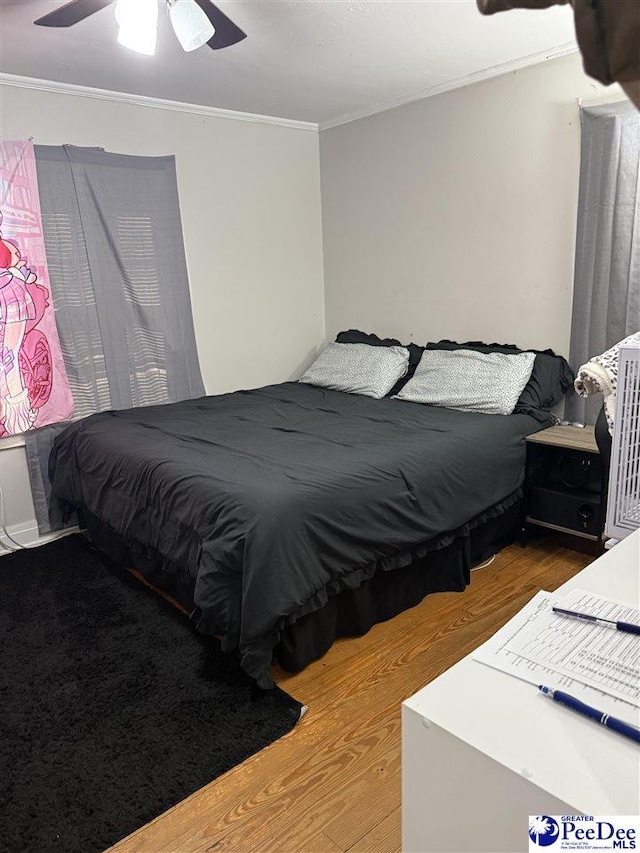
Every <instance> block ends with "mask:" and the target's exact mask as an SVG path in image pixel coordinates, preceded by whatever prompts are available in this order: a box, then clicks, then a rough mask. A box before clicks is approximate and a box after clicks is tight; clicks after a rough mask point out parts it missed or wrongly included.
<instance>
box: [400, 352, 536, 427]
mask: <svg viewBox="0 0 640 853" xmlns="http://www.w3.org/2000/svg"><path fill="white" fill-rule="evenodd" d="M534 360H535V353H533V352H523V353H520V354H517V355H506V354H505V353H498V352H494V353H481V352H475V351H473V350H462V349H461V350H455V351H450V350H426V351H425V352H424V353H423V355H422V358H421V359H420V364H419V365H418V367H417V368H416V372H415V374H414V376H413V379H411V380H410V381H409V382H407V384H406V385H405V386H404V388H403V389H402V390H401V391H400V393H399V394H398V395H397V396H396V399H398V400H411V401H412V402H414V403H429V404H430V405H432V406H444V407H446V408H448V409H461V410H462V411H463V412H484V413H485V414H487V415H510V414H511V412H513V409H514V407H515V405H516V403H517V402H518V398H519V396H520V394H521V392H522V389H523V388H524V386H525V385H526V384H527V382H528V381H529V377H530V376H531V371H532V369H533V362H534Z"/></svg>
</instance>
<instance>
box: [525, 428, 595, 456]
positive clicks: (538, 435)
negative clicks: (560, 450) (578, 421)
mask: <svg viewBox="0 0 640 853" xmlns="http://www.w3.org/2000/svg"><path fill="white" fill-rule="evenodd" d="M525 441H529V442H532V443H533V444H549V445H551V446H553V447H566V448H568V449H570V450H583V451H585V452H586V453H599V450H598V445H597V444H596V438H595V427H593V426H585V427H572V426H552V427H549V428H548V429H542V430H540V432H534V433H532V435H528V436H527V437H526V439H525Z"/></svg>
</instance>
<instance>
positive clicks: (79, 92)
mask: <svg viewBox="0 0 640 853" xmlns="http://www.w3.org/2000/svg"><path fill="white" fill-rule="evenodd" d="M0 85H2V86H13V87H15V88H18V89H35V90H36V91H39V92H55V93H56V94H60V95H73V96H75V97H80V98H91V99H93V100H96V101H111V102H114V103H119V104H131V105H133V106H136V107H151V108H153V109H156V110H171V111H173V112H178V113H192V114H193V115H204V116H210V117H212V118H223V119H228V120H231V121H248V122H253V123H254V124H270V125H277V126H279V127H289V128H293V129H294V130H310V131H313V132H314V133H317V132H318V125H317V124H315V123H314V122H309V121H296V120H295V119H288V118H278V117H276V116H264V115H260V114H258V113H243V112H236V111H235V110H224V109H221V108H219V107H208V106H204V105H202V104H187V103H183V102H182V101H168V100H165V99H164V98H150V97H147V96H146V95H132V94H128V93H126V92H111V91H109V90H108V89H95V88H93V87H91V86H77V85H75V84H74V83H58V82H57V81H55V80H40V79H37V78H36V77H22V76H20V75H17V74H5V73H4V72H0Z"/></svg>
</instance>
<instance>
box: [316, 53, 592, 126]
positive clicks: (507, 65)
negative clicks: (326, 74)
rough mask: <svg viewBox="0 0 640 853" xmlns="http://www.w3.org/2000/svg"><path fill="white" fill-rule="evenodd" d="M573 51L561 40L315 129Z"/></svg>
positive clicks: (345, 116)
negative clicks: (533, 51) (556, 43)
mask: <svg viewBox="0 0 640 853" xmlns="http://www.w3.org/2000/svg"><path fill="white" fill-rule="evenodd" d="M577 52H578V46H577V45H576V43H575V42H566V43H565V44H561V45H558V46H557V47H554V48H551V49H550V50H544V51H540V52H539V53H531V54H529V55H528V56H522V57H520V58H519V59H512V60H510V61H509V62H502V63H500V64H499V65H492V66H491V67H490V68H484V69H483V70H482V71H475V72H473V73H472V74H464V75H463V76H462V77H456V78H455V79H454V80H449V81H448V82H446V83H439V84H437V85H436V86H429V87H428V88H426V89H420V90H419V91H417V92H413V93H412V94H409V95H401V96H400V97H399V98H394V99H393V100H390V101H384V102H382V103H379V104H374V105H373V106H371V107H367V108H365V109H363V110H359V111H357V112H354V113H348V114H347V115H343V116H339V117H338V118H334V119H329V120H328V121H325V122H320V124H319V130H321V131H323V130H329V129H330V128H332V127H338V126H339V125H341V124H348V123H349V122H352V121H357V120H358V119H361V118H367V116H372V115H377V114H378V113H383V112H386V111H387V110H392V109H394V107H401V106H403V105H404V104H411V103H413V102H414V101H421V100H423V99H425V98H431V97H433V96H434V95H441V94H442V93H443V92H449V91H451V90H452V89H461V88H463V87H464V86H472V85H473V84H474V83H481V82H482V81H483V80H490V79H491V78H492V77H501V76H502V75H503V74H509V73H510V72H513V71H520V70H521V69H523V68H528V67H529V66H530V65H540V64H541V63H543V62H548V61H550V60H552V59H558V58H560V57H562V56H569V55H570V54H572V53H577Z"/></svg>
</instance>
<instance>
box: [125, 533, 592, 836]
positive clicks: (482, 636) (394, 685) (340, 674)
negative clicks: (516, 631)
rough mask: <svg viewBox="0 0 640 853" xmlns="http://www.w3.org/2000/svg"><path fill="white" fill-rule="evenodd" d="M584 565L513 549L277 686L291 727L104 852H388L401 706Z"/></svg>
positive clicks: (551, 546)
mask: <svg viewBox="0 0 640 853" xmlns="http://www.w3.org/2000/svg"><path fill="white" fill-rule="evenodd" d="M593 559H594V557H593V556H590V555H588V554H584V553H580V552H578V551H574V550H569V549H568V548H566V547H563V545H562V544H561V543H560V542H559V540H558V539H553V538H543V539H539V540H537V541H535V542H533V543H531V544H529V545H528V546H527V548H525V549H522V548H520V547H519V546H518V545H513V546H511V547H509V548H507V549H505V550H504V551H502V552H501V553H500V554H498V556H497V557H496V558H495V560H494V562H493V563H492V564H491V565H490V566H488V567H487V568H485V569H480V570H478V571H476V572H474V573H473V576H472V582H471V586H470V587H469V588H468V589H467V591H466V592H464V593H462V594H460V593H438V594H435V595H432V596H429V597H427V598H426V599H425V600H424V601H423V602H422V603H421V604H420V605H418V607H415V608H413V609H412V610H409V611H407V612H405V613H403V614H401V615H400V616H398V617H396V618H395V619H393V620H391V621H390V622H386V623H384V624H381V625H376V626H375V627H374V628H373V629H372V630H371V631H370V632H369V633H368V634H366V635H365V636H364V637H358V638H354V639H347V640H340V641H338V642H337V643H336V644H335V645H334V646H333V648H332V649H331V650H330V651H329V652H328V653H327V654H326V655H325V657H324V658H322V659H321V660H319V661H317V662H316V663H314V664H312V665H311V666H309V667H308V668H307V669H306V670H305V671H304V672H301V673H299V674H297V675H288V674H286V673H284V672H281V671H279V670H276V680H277V682H278V684H279V685H280V686H281V687H282V688H283V689H284V690H286V691H287V692H288V693H290V694H291V695H293V696H295V697H296V698H297V699H298V700H299V701H301V702H303V703H304V704H306V705H308V706H309V708H310V710H309V711H308V713H307V714H306V715H305V717H304V718H303V719H302V720H301V721H300V723H298V725H297V726H296V728H295V729H294V730H293V731H292V732H290V733H289V734H288V735H286V736H285V737H284V738H281V739H280V740H279V741H277V742H276V743H274V744H272V745H271V746H269V747H267V749H264V750H263V751H262V752H260V753H258V755H255V756H254V757H253V758H250V759H249V760H247V761H245V762H244V763H243V764H241V765H240V766H239V767H236V768H234V769H233V770H231V771H230V772H229V773H227V774H225V775H224V776H222V777H220V778H219V779H217V780H216V781H214V782H212V783H211V784H210V785H208V786H207V787H205V788H203V789H202V790H200V791H197V792H196V793H195V794H193V795H192V796H191V797H189V798H188V799H186V800H184V801H183V802H182V803H180V804H179V805H177V806H175V807H174V808H172V809H170V810H169V811H168V812H165V814H163V815H161V816H160V817H158V818H157V819H156V820H154V821H152V822H151V823H150V824H148V825H147V826H145V827H142V828H141V829H140V830H138V831H137V832H135V833H134V834H133V835H131V836H129V838H127V839H125V840H123V841H121V842H120V843H119V844H117V845H115V846H114V847H112V848H110V853H205V851H208V853H214V851H215V853H223V851H224V852H225V853H272V851H273V853H275V851H278V853H339V851H342V853H345V851H349V853H396V851H399V850H400V704H401V702H402V701H403V700H404V699H406V698H407V697H408V696H410V695H412V694H413V693H415V692H416V691H417V690H418V689H419V688H421V687H423V686H424V685H425V684H426V683H427V682H429V681H431V680H432V679H433V678H435V677H436V676H438V675H439V674H440V673H442V672H443V671H444V670H445V669H447V668H449V667H450V666H452V665H453V664H454V663H456V662H457V661H458V660H460V659H461V658H462V657H464V656H465V655H466V654H468V653H469V652H470V651H472V650H473V649H474V648H475V647H476V646H478V645H479V644H480V643H482V642H483V641H484V640H486V639H487V638H488V637H489V636H491V635H492V634H493V633H494V632H495V631H496V630H497V629H498V628H500V627H501V626H502V625H503V624H504V623H505V622H506V621H507V620H508V619H510V618H511V617H512V616H513V615H514V614H515V613H516V612H517V611H518V610H519V609H520V608H521V607H522V606H523V605H524V604H525V602H527V601H528V600H529V599H530V598H531V597H532V596H533V595H534V593H535V592H537V591H538V590H539V589H548V590H554V589H556V588H557V587H558V586H559V585H560V584H562V583H564V581H566V580H568V579H569V578H570V577H572V576H573V575H574V574H575V573H576V572H578V571H579V570H580V569H582V568H584V567H585V566H586V565H588V564H589V563H590V562H591V561H592V560H593Z"/></svg>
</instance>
